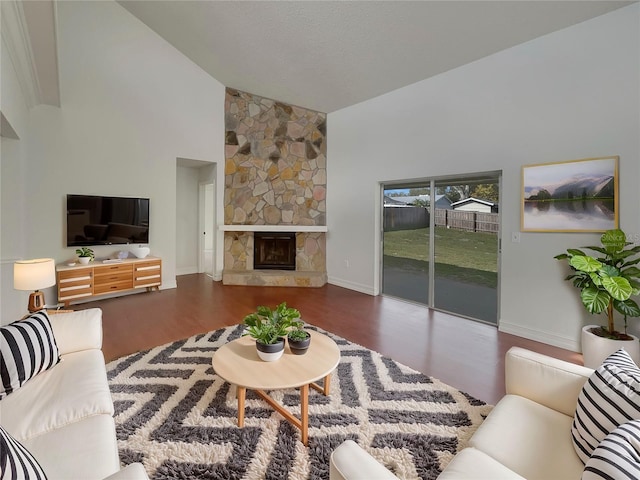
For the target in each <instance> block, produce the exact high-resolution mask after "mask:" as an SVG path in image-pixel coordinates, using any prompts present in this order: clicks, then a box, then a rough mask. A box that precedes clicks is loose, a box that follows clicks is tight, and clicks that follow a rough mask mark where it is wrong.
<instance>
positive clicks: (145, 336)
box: [73, 274, 582, 404]
mask: <svg viewBox="0 0 640 480" xmlns="http://www.w3.org/2000/svg"><path fill="white" fill-rule="evenodd" d="M283 301H286V302H287V304H288V305H289V306H293V307H295V308H297V309H298V310H300V312H301V313H302V318H303V320H304V321H305V322H307V323H310V324H313V325H316V326H318V327H321V328H324V329H325V330H328V331H330V332H333V333H335V334H337V335H340V336H341V337H344V338H346V339H348V340H350V341H352V342H355V343H357V344H360V345H362V346H365V347H367V348H369V349H371V350H375V351H377V352H380V353H382V354H383V355H386V356H388V357H391V358H393V359H395V360H397V361H399V362H401V363H403V364H405V365H407V366H409V367H411V368H413V369H415V370H418V371H420V372H422V373H424V374H426V375H430V376H432V377H435V378H438V379H439V380H441V381H443V382H445V383H447V384H449V385H451V386H454V387H456V388H458V389H460V390H463V391H465V392H467V393H469V394H471V395H473V396H474V397H476V398H479V399H481V400H483V401H485V402H488V403H491V404H495V403H496V402H497V401H498V400H499V399H500V398H501V397H502V396H503V395H504V355H505V352H506V351H507V350H508V349H509V348H510V347H511V346H513V345H517V346H521V347H525V348H528V349H531V350H535V351H537V352H541V353H545V354H547V355H552V356H554V357H557V358H561V359H564V360H568V361H571V362H574V363H578V364H581V363H582V355H580V354H578V353H574V352H570V351H567V350H563V349H560V348H555V347H551V346H549V345H545V344H541V343H538V342H534V341H531V340H527V339H524V338H520V337H516V336H514V335H509V334H505V333H500V332H498V330H497V329H496V327H494V326H491V325H486V324H483V323H479V322H474V321H472V320H468V319H464V318H459V317H456V316H453V315H448V314H446V313H442V312H436V311H432V310H429V309H428V308H426V307H424V306H420V305H416V304H412V303H408V302H405V301H402V300H398V299H394V298H389V297H384V296H377V297H373V296H370V295H366V294H362V293H358V292H355V291H352V290H348V289H345V288H341V287H336V286H333V285H326V286H324V287H322V288H285V287H243V286H224V285H222V283H221V282H214V281H212V280H211V279H210V278H208V277H207V276H206V275H198V274H195V275H183V276H179V277H178V288H176V289H169V290H162V291H160V292H150V293H140V294H135V295H129V296H125V297H119V298H112V299H107V300H101V301H96V302H91V303H85V304H82V305H76V306H74V307H73V308H75V309H84V308H89V307H100V308H102V311H103V330H104V342H103V351H104V354H105V357H106V360H107V361H110V360H114V359H116V358H118V357H121V356H123V355H127V354H130V353H133V352H137V351H140V350H145V349H148V348H151V347H155V346H158V345H163V344H165V343H168V342H172V341H175V340H180V339H182V338H187V337H189V336H191V335H195V334H197V333H204V332H207V331H211V330H215V329H218V328H221V327H224V326H229V325H234V324H237V323H240V322H241V321H242V318H243V317H244V316H245V315H247V314H248V313H251V312H252V311H254V309H255V307H256V306H258V305H268V306H271V307H273V306H275V305H277V304H279V303H280V302H283Z"/></svg>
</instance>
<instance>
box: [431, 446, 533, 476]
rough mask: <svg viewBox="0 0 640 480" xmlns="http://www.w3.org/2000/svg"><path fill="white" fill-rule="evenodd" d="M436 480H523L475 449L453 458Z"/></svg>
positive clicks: (466, 449)
mask: <svg viewBox="0 0 640 480" xmlns="http://www.w3.org/2000/svg"><path fill="white" fill-rule="evenodd" d="M438 480H525V479H524V478H522V477H521V476H520V475H518V474H517V473H515V472H512V471H511V470H509V469H508V468H507V467H505V466H504V465H502V464H501V463H499V462H497V461H496V460H494V459H493V458H491V457H490V456H489V455H487V454H486V453H483V452H481V451H480V450H478V449H477V448H465V449H463V450H462V451H460V452H458V454H457V455H456V456H455V457H453V460H451V461H450V462H449V464H448V465H447V467H446V468H445V469H444V470H443V471H442V473H441V474H440V475H438Z"/></svg>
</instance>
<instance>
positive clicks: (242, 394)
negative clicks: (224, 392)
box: [237, 387, 247, 427]
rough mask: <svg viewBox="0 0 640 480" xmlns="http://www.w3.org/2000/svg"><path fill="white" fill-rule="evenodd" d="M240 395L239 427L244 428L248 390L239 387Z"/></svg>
mask: <svg viewBox="0 0 640 480" xmlns="http://www.w3.org/2000/svg"><path fill="white" fill-rule="evenodd" d="M237 390H238V393H237V396H238V426H239V427H244V398H245V395H246V393H247V389H246V388H244V387H237Z"/></svg>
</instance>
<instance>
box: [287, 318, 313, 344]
mask: <svg viewBox="0 0 640 480" xmlns="http://www.w3.org/2000/svg"><path fill="white" fill-rule="evenodd" d="M301 323H302V322H301ZM308 337H309V332H307V331H306V330H303V329H302V325H300V326H298V327H296V328H294V329H293V330H289V333H287V338H288V339H289V340H293V341H294V342H299V341H301V340H305V339H306V338H308Z"/></svg>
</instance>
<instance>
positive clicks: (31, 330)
mask: <svg viewBox="0 0 640 480" xmlns="http://www.w3.org/2000/svg"><path fill="white" fill-rule="evenodd" d="M59 361H60V354H59V353H58V345H57V344H56V339H55V338H54V336H53V330H51V322H50V321H49V317H48V315H47V312H45V311H40V312H36V313H34V314H32V315H31V316H29V317H27V318H26V319H24V320H19V321H17V322H13V323H10V324H9V325H5V326H4V327H0V377H2V388H1V389H0V400H1V399H3V398H4V397H6V396H7V395H9V394H10V393H11V392H14V391H15V390H17V389H18V388H20V387H21V386H22V385H24V384H25V383H26V382H27V381H28V380H29V379H30V378H33V377H35V376H36V375H37V374H39V373H40V372H42V371H44V370H47V369H49V368H51V367H53V366H54V365H56V364H57V363H58V362H59Z"/></svg>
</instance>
